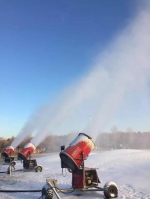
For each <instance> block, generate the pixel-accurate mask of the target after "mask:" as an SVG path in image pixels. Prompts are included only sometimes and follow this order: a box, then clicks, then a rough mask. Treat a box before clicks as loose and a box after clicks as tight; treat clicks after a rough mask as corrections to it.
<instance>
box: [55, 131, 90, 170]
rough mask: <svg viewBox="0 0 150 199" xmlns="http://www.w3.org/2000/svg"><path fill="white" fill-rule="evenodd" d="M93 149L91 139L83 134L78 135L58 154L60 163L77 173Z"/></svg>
mask: <svg viewBox="0 0 150 199" xmlns="http://www.w3.org/2000/svg"><path fill="white" fill-rule="evenodd" d="M93 149H94V143H93V141H92V138H91V137H90V136H88V135H86V134H84V133H79V135H78V136H77V137H76V138H75V139H74V140H73V141H72V142H71V143H70V145H69V146H68V147H67V148H66V149H64V150H63V151H61V152H60V154H59V155H60V158H61V160H62V162H63V163H64V164H65V165H66V166H67V168H70V169H71V170H72V171H77V170H78V169H79V168H80V166H81V165H82V163H83V159H84V160H85V159H86V158H87V156H88V155H89V153H90V152H91V151H92V150H93Z"/></svg>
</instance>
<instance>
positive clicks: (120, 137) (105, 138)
mask: <svg viewBox="0 0 150 199" xmlns="http://www.w3.org/2000/svg"><path fill="white" fill-rule="evenodd" d="M95 144H96V146H97V148H98V149H122V148H124V149H150V132H143V133H141V132H121V131H120V132H115V133H100V134H99V135H98V137H97V139H96V143H95Z"/></svg>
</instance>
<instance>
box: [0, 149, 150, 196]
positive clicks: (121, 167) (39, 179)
mask: <svg viewBox="0 0 150 199" xmlns="http://www.w3.org/2000/svg"><path fill="white" fill-rule="evenodd" d="M36 159H37V163H38V165H42V167H43V171H42V172H41V173H36V172H34V171H26V172H23V171H13V172H12V174H11V175H8V174H3V173H0V189H1V190H3V189H6V190H19V189H30V190H33V189H42V187H43V186H44V185H45V184H46V179H50V178H53V179H56V180H57V184H58V187H60V188H67V189H68V188H71V173H69V172H68V171H66V170H64V173H63V175H62V169H61V165H60V157H59V153H58V154H55V155H50V156H46V157H41V158H36ZM85 166H87V167H94V168H98V169H97V172H98V176H99V179H100V181H101V184H100V186H101V187H103V186H104V184H105V183H106V182H108V181H113V182H115V183H116V184H117V186H118V189H119V195H118V198H120V199H130V198H131V199H132V198H133V199H150V151H149V150H131V149H122V150H112V151H104V152H95V151H94V152H93V153H91V154H90V155H89V157H88V159H87V160H86V161H85ZM7 168H8V165H2V164H1V165H0V171H6V170H7ZM21 168H22V164H21V163H20V162H17V165H16V169H21ZM79 193H80V194H81V195H80V194H79V195H77V192H73V193H70V194H62V193H61V194H60V197H61V198H62V199H78V198H80V199H85V198H86V199H100V198H105V197H104V194H103V192H79ZM40 196H41V193H0V198H4V199H18V198H22V199H27V198H28V199H38V198H40ZM53 198H54V199H55V198H56V196H54V197H53Z"/></svg>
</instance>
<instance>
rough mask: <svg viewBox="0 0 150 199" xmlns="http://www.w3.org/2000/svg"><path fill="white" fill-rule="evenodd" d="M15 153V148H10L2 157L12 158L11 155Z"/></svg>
mask: <svg viewBox="0 0 150 199" xmlns="http://www.w3.org/2000/svg"><path fill="white" fill-rule="evenodd" d="M13 152H14V147H12V146H8V147H7V148H6V149H5V151H4V152H3V153H2V154H1V155H2V157H5V158H8V157H10V156H11V154H12V153H13Z"/></svg>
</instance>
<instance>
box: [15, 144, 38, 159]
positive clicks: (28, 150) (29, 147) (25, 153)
mask: <svg viewBox="0 0 150 199" xmlns="http://www.w3.org/2000/svg"><path fill="white" fill-rule="evenodd" d="M35 149H36V147H35V146H34V145H33V144H32V143H31V142H29V143H27V144H26V145H25V146H24V147H23V149H22V151H21V152H20V153H18V159H21V160H27V159H28V158H29V157H30V156H31V154H32V153H33V152H34V151H35Z"/></svg>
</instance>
